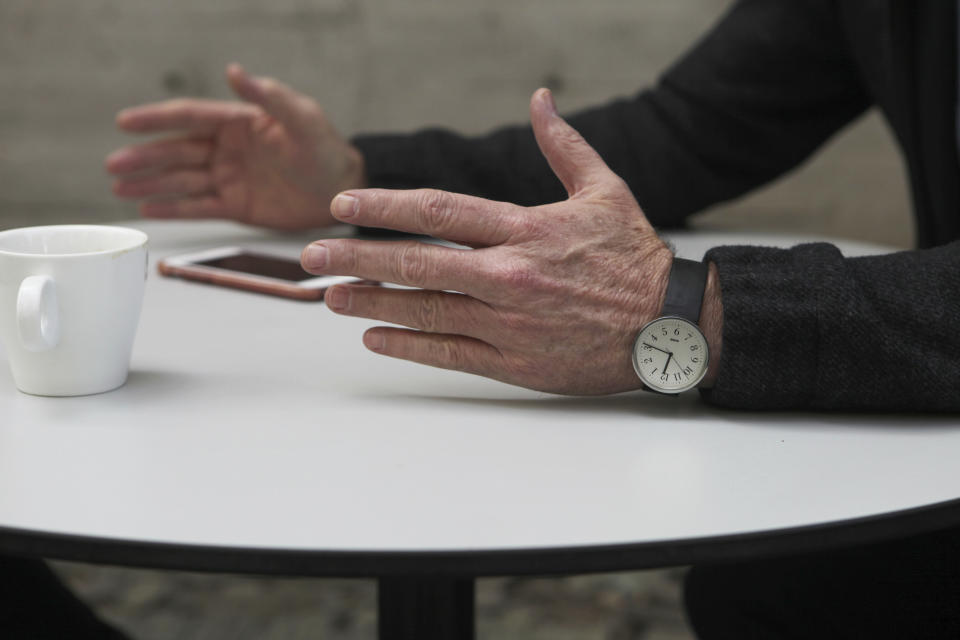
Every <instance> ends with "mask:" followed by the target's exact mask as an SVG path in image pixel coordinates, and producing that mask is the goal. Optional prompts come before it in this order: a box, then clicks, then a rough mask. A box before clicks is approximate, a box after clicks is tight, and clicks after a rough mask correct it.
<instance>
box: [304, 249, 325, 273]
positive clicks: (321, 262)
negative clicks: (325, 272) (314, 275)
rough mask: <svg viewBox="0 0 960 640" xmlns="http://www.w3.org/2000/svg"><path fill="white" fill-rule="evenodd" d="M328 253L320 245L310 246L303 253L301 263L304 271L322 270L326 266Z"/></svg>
mask: <svg viewBox="0 0 960 640" xmlns="http://www.w3.org/2000/svg"><path fill="white" fill-rule="evenodd" d="M329 257H330V251H329V250H328V249H327V248H326V247H325V246H323V245H322V244H312V245H310V246H309V247H307V248H306V250H305V251H304V252H303V256H302V258H301V260H300V261H301V262H302V263H303V267H304V268H305V269H313V270H318V269H323V268H324V267H326V266H327V260H328V259H329Z"/></svg>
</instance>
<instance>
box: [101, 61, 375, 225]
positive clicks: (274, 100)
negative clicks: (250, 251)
mask: <svg viewBox="0 0 960 640" xmlns="http://www.w3.org/2000/svg"><path fill="white" fill-rule="evenodd" d="M227 77H228V80H229V82H230V85H231V87H232V88H233V90H234V92H236V94H237V95H238V96H240V97H241V98H242V99H243V100H244V101H245V102H230V101H220V100H199V99H189V98H187V99H175V100H169V101H166V102H159V103H154V104H147V105H143V106H139V107H132V108H129V109H124V110H123V111H121V112H120V113H119V114H117V126H118V127H119V128H120V129H121V130H123V131H126V132H128V133H136V134H163V135H164V136H165V137H163V138H161V139H158V140H152V141H149V142H145V143H142V144H136V145H132V146H128V147H124V148H122V149H118V150H116V151H114V152H113V153H111V154H110V155H109V156H108V157H107V160H106V168H107V171H108V172H109V173H110V174H111V175H113V176H114V178H115V182H114V185H113V190H114V193H115V194H116V195H117V196H119V197H121V198H125V199H130V200H135V201H139V202H140V212H141V214H142V215H144V216H145V217H149V218H223V219H228V220H235V221H238V222H244V223H247V224H252V225H258V226H262V227H268V228H272V229H283V230H300V229H310V228H316V227H322V226H326V225H329V224H333V223H335V222H336V221H335V220H334V219H333V218H332V217H331V215H330V212H329V208H330V200H331V199H332V198H333V196H334V195H335V194H336V193H338V192H339V191H342V190H344V189H351V188H361V187H363V186H365V180H364V168H363V158H362V155H361V154H360V152H359V151H358V150H357V149H356V148H355V147H353V146H352V145H350V144H349V143H348V142H346V141H345V140H344V139H343V138H342V137H341V136H340V135H339V134H338V133H337V131H336V130H335V129H334V128H333V126H332V125H331V124H330V122H329V121H328V120H327V118H326V116H325V115H324V113H323V111H322V109H321V108H320V107H319V105H317V103H316V102H314V101H313V100H312V99H310V98H308V97H307V96H304V95H302V94H300V93H297V92H296V91H294V90H293V89H290V88H289V87H287V86H285V85H283V84H281V83H279V82H277V81H275V80H273V79H270V78H254V77H251V76H248V75H247V74H246V73H245V72H244V71H243V69H242V68H240V67H239V66H238V65H231V66H230V67H229V68H228V70H227Z"/></svg>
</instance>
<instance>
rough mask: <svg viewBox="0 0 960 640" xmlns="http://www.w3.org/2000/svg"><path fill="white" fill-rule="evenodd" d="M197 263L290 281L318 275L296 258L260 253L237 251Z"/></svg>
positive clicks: (300, 280) (298, 280) (299, 280)
mask: <svg viewBox="0 0 960 640" xmlns="http://www.w3.org/2000/svg"><path fill="white" fill-rule="evenodd" d="M196 264H199V265H203V266H206V267H216V268H218V269H228V270H230V271H240V272H242V273H250V274H253V275H255V276H266V277H268V278H278V279H280V280H288V281H290V282H302V281H304V280H308V279H310V278H316V277H317V276H315V275H313V274H311V273H307V272H306V271H304V270H303V267H301V266H300V263H299V262H297V261H295V260H287V259H285V258H275V257H273V256H265V255H261V254H258V253H237V254H234V255H232V256H226V257H223V258H215V259H213V260H204V261H203V262H197V263H196Z"/></svg>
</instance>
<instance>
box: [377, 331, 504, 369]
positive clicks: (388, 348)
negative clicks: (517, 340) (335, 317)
mask: <svg viewBox="0 0 960 640" xmlns="http://www.w3.org/2000/svg"><path fill="white" fill-rule="evenodd" d="M363 344H364V346H366V347H367V348H368V349H370V350H371V351H373V352H375V353H380V354H382V355H385V356H391V357H393V358H401V359H403V360H412V361H413V362H419V363H420V364H426V365H430V366H431V367H440V368H442V369H453V370H455V371H465V372H466V373H474V374H477V375H480V376H486V377H488V378H498V379H503V378H502V376H503V375H504V374H503V370H504V363H503V356H502V355H501V354H500V352H499V351H497V349H496V348H494V347H492V346H491V345H489V344H487V343H486V342H483V341H481V340H476V339H475V338H468V337H466V336H455V335H448V334H442V333H425V332H421V331H411V330H410V329H393V328H388V327H374V328H373V329H369V330H368V331H367V332H366V333H365V334H363Z"/></svg>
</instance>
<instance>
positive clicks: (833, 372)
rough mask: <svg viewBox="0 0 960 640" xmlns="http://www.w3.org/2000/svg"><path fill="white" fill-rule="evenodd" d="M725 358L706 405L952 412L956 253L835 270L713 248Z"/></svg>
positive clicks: (837, 263)
mask: <svg viewBox="0 0 960 640" xmlns="http://www.w3.org/2000/svg"><path fill="white" fill-rule="evenodd" d="M707 259H708V260H712V261H713V262H715V263H716V264H717V269H718V271H719V276H720V287H721V297H722V300H723V306H724V313H723V323H724V327H723V356H722V358H721V361H720V372H719V376H718V378H717V384H716V386H715V387H714V388H713V389H712V390H710V391H707V392H704V393H703V396H704V397H705V398H706V399H707V400H708V401H710V402H712V403H715V404H719V405H723V406H728V407H736V408H745V409H774V408H811V409H849V410H864V409H867V410H891V411H894V410H900V411H960V242H953V243H951V244H947V245H943V246H940V247H936V248H933V249H926V250H923V251H904V252H900V253H894V254H889V255H882V256H870V257H862V258H844V257H842V256H841V255H840V252H839V251H838V250H837V249H836V247H833V246H832V245H829V244H808V245H800V246H798V247H794V248H792V249H766V248H760V247H718V248H716V249H712V250H711V251H709V252H708V253H707Z"/></svg>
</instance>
